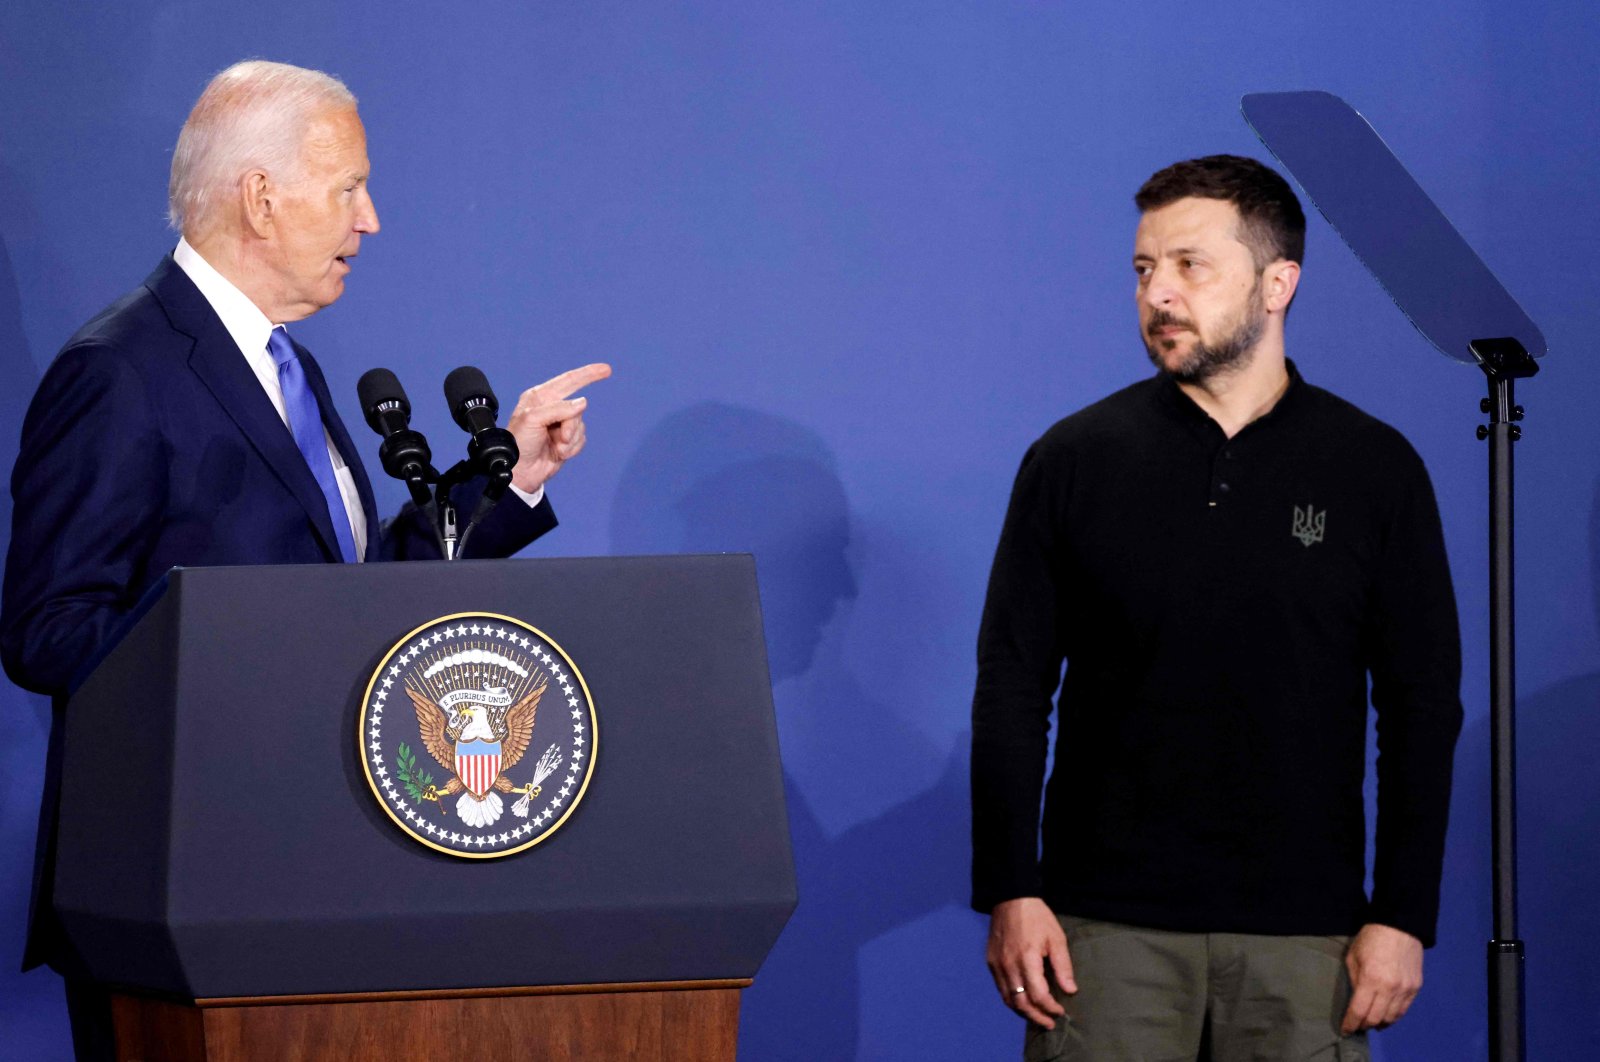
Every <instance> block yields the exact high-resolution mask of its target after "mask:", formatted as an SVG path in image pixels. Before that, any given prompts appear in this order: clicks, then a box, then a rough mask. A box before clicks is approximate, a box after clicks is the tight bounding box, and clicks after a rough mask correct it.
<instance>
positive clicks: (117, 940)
mask: <svg viewBox="0 0 1600 1062" xmlns="http://www.w3.org/2000/svg"><path fill="white" fill-rule="evenodd" d="M463 613H483V614H490V615H495V616H506V617H512V618H515V619H517V620H520V621H521V622H523V623H525V624H527V625H528V626H530V627H533V628H536V629H537V630H538V631H540V632H543V633H544V634H546V635H547V636H548V638H549V639H550V640H551V642H552V643H558V644H559V646H560V647H561V649H562V650H563V651H564V652H565V653H566V654H567V656H568V657H569V658H570V660H571V662H572V664H573V666H574V667H575V668H576V669H578V670H579V671H581V674H582V677H583V680H584V682H585V683H586V687H587V690H588V692H589V694H590V696H591V698H592V703H593V705H594V709H595V727H596V735H595V743H594V745H593V748H594V756H593V773H592V775H591V776H590V778H589V782H588V786H587V789H586V790H585V791H584V794H583V799H582V801H581V803H580V804H579V805H578V806H577V807H576V808H575V809H573V810H572V812H571V815H570V818H569V819H568V820H567V821H566V822H565V823H564V824H563V825H562V827H561V828H560V829H559V830H557V831H556V832H554V833H553V834H551V835H550V836H549V837H548V838H547V839H545V840H544V841H542V842H541V843H539V844H537V845H535V846H534V847H532V848H528V849H527V850H525V851H519V852H516V853H515V854H511V855H507V856H505V857H504V858H498V859H488V860H484V859H465V858H459V857H456V856H452V855H449V854H447V853H443V852H440V851H436V850H433V849H430V848H429V847H427V846H424V845H423V844H419V843H418V842H417V841H415V840H413V839H412V838H411V837H409V836H407V835H406V834H405V833H404V832H402V830H401V829H400V828H399V827H398V826H397V825H396V824H395V823H394V822H392V821H390V819H389V817H388V814H387V813H386V812H385V811H384V809H383V807H382V806H381V805H380V803H379V799H378V796H377V795H376V792H375V790H374V787H373V786H372V785H371V784H369V781H368V777H367V775H366V774H364V773H363V767H362V758H361V757H362V754H361V752H360V751H359V749H358V737H357V735H358V728H359V726H358V724H359V718H360V715H361V711H362V706H363V698H364V696H365V694H366V691H367V684H368V681H369V679H371V677H372V675H373V673H374V670H375V669H376V668H377V667H378V665H379V663H380V662H381V661H383V660H384V658H385V655H386V654H387V653H388V652H389V651H390V649H391V647H393V646H395V645H396V644H397V643H398V642H399V641H400V640H401V639H403V638H405V637H406V636H407V634H408V633H409V632H412V631H414V630H415V629H417V628H419V627H422V626H424V625H426V624H428V623H429V622H430V621H433V620H436V619H439V618H441V617H444V616H452V615H456V614H463ZM535 733H538V730H537V726H535ZM60 821H61V827H60V831H59V834H58V847H57V860H56V886H55V894H54V900H55V908H56V911H57V914H58V916H59V918H60V922H61V925H62V929H63V933H64V937H65V941H66V947H65V950H64V953H63V954H61V955H58V956H56V961H55V962H54V965H56V967H57V968H58V969H61V970H63V971H64V972H67V973H69V974H72V975H74V976H78V977H83V978H87V979H90V980H93V981H96V982H98V983H100V984H101V985H103V986H105V987H106V988H107V989H108V990H109V991H111V992H112V993H113V1012H114V1023H115V1035H116V1042H117V1054H118V1057H119V1058H121V1059H128V1060H146V1062H190V1060H202V1059H204V1060H218V1062H221V1060H226V1062H243V1060H258V1059H260V1060H265V1059H285V1060H288V1059H296V1060H299V1059H321V1058H327V1059H336V1060H339V1062H358V1060H364V1059H374V1060H376V1059H383V1060H391V1059H419V1060H421V1059H441V1060H442V1059H453V1058H464V1059H465V1058H471V1059H474V1060H484V1062H490V1060H495V1059H508V1060H509V1059H519V1060H520V1059H550V1060H565V1059H606V1060H612V1059H628V1060H635V1062H650V1060H656V1059H660V1060H663V1062H664V1060H669V1059H670V1060H694V1062H698V1060H706V1062H711V1060H719V1062H721V1060H731V1059H733V1058H734V1053H735V1049H736V1045H737V1040H738V1012H739V993H740V991H741V990H742V989H743V988H744V987H745V986H747V985H748V984H750V980H751V978H752V977H754V976H755V974H756V971H757V969H758V968H759V966H760V964H761V962H762V960H763V959H764V958H765V956H766V954H767V952H768V951H769V950H770V949H771V946H772V944H773V942H774V941H775V940H776V939H777V935H778V933H779V932H780V931H781V930H782V928H783V925H784V923H785V922H786V921H787V919H788V917H789V915H790V913H791V912H792V911H793V909H794V905H795V902H796V895H795V885H794V867H793V861H792V858H791V855H790V849H789V837H788V826H787V818H786V813H785V808H784V802H783V783H782V772H781V769H780V766H779V763H778V750H777V737H776V727H775V724H774V719H773V713H772V701H771V690H770V682H769V678H768V674H767V667H766V657H765V649H764V644H763V640H762V631H761V621H760V613H759V606H758V604H757V599H756V586H755V569H754V564H753V562H752V560H751V559H750V558H749V557H747V556H717V557H658V558H648V557H641V558H616V559H589V560H545V561H481V562H473V561H464V562H455V563H449V564H447V563H444V562H424V563H410V564H374V565H343V566H334V565H327V566H321V565H317V566H303V567H301V566H282V567H261V568H218V569H190V570H175V571H174V572H172V573H170V574H169V576H168V579H167V586H166V588H165V590H164V591H163V592H162V593H161V594H160V596H159V597H158V598H156V599H155V600H154V602H153V603H152V604H151V605H150V606H149V608H148V609H147V610H146V611H145V613H144V614H143V616H142V617H141V618H140V619H139V620H138V622H137V623H136V624H135V625H133V626H132V627H131V629H129V631H128V632H127V633H126V635H125V636H124V637H123V638H122V639H121V640H120V641H119V642H118V643H117V644H116V645H115V646H114V647H113V648H112V649H111V650H110V651H109V652H108V653H107V654H106V655H105V657H104V658H103V659H102V660H101V661H100V662H99V664H98V665H97V666H95V667H94V669H93V671H92V673H91V674H90V675H89V677H88V678H87V679H86V680H85V681H84V682H83V683H82V684H81V686H80V687H79V688H78V689H77V690H76V691H75V692H74V693H73V695H72V697H71V700H70V702H69V704H68V706H67V731H66V754H65V759H64V767H63V774H62V800H61V820H60Z"/></svg>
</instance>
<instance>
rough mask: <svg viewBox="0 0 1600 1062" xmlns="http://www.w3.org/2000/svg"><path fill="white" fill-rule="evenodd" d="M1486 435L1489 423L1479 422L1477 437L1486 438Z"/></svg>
mask: <svg viewBox="0 0 1600 1062" xmlns="http://www.w3.org/2000/svg"><path fill="white" fill-rule="evenodd" d="M1488 437H1489V425H1487V424H1479V425H1478V438H1480V439H1487V438H1488Z"/></svg>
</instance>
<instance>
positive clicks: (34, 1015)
mask: <svg viewBox="0 0 1600 1062" xmlns="http://www.w3.org/2000/svg"><path fill="white" fill-rule="evenodd" d="M15 191H17V189H16V188H15V182H14V181H12V180H11V179H10V175H9V174H5V173H3V172H0V194H5V195H9V194H10V193H12V192H15ZM8 242H9V241H8V236H7V234H6V233H3V232H0V438H3V439H4V440H5V442H4V446H3V447H0V464H3V466H4V468H5V469H6V471H7V474H8V478H9V470H10V468H11V466H12V464H13V463H14V462H15V461H16V456H17V442H18V438H19V436H20V435H21V432H22V416H23V413H24V411H25V410H26V409H27V405H28V401H29V400H30V399H31V398H32V397H33V391H34V388H35V387H37V386H38V384H39V371H38V369H37V368H36V367H35V365H34V361H33V355H32V352H31V351H30V350H29V349H28V340H27V336H26V335H25V334H24V332H23V328H22V299H21V296H20V294H19V293H18V287H17V277H16V272H15V270H14V269H13V267H12V263H11V250H10V247H9V245H8ZM10 543H11V492H10V491H9V490H4V491H0V554H3V553H4V551H5V549H6V547H8V546H9V545H10ZM0 717H3V718H4V719H5V733H6V738H5V741H3V742H0V851H3V852H4V853H6V856H5V858H4V859H3V860H0V1028H3V1029H6V1030H7V1048H6V1049H8V1050H10V1049H15V1050H17V1051H18V1052H19V1053H18V1055H17V1057H18V1058H50V1057H53V1056H55V1055H57V1054H59V1053H60V1052H61V1051H63V1050H65V1045H66V1044H67V1043H68V1042H69V1038H68V1034H67V1025H66V1005H65V1001H64V999H63V997H62V994H61V979H60V978H59V977H57V976H56V975H55V974H54V973H53V972H51V971H50V970H45V969H37V970H33V971H31V972H30V973H26V974H24V973H18V972H17V967H18V966H19V965H21V960H22V942H23V938H24V934H25V933H26V931H27V921H28V898H29V894H30V893H31V891H32V887H33V842H34V835H35V833H36V831H37V829H38V825H39V793H40V790H41V788H42V787H43V784H44V751H45V740H46V738H47V736H48V734H49V732H50V702H49V700H48V699H47V698H44V697H40V696H37V695H36V694H32V693H26V692H24V691H23V690H20V689H18V688H17V687H15V686H13V685H11V683H9V682H6V681H4V680H0Z"/></svg>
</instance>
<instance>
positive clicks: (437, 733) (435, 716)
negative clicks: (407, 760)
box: [406, 676, 548, 827]
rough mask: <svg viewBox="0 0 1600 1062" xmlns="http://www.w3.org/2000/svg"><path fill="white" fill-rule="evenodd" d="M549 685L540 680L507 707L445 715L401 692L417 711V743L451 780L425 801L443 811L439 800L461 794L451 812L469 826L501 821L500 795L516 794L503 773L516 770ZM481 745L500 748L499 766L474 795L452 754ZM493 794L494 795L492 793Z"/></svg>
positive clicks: (417, 695) (424, 699)
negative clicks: (436, 803)
mask: <svg viewBox="0 0 1600 1062" xmlns="http://www.w3.org/2000/svg"><path fill="white" fill-rule="evenodd" d="M547 686H548V681H547V680H546V679H545V678H544V677H543V676H541V677H540V678H539V682H538V684H537V685H536V686H534V687H533V689H531V690H529V691H528V693H527V694H526V695H525V696H524V697H523V698H522V699H521V700H519V701H517V702H516V703H515V704H513V705H511V706H510V707H509V708H490V707H485V706H484V705H481V704H466V703H464V704H460V705H457V706H456V707H454V708H452V709H450V710H449V711H448V712H446V710H445V709H444V708H441V707H439V705H438V704H436V703H435V702H434V701H433V699H432V698H430V697H428V696H427V694H425V693H422V692H420V691H418V690H415V689H412V688H411V687H410V686H407V687H406V695H407V696H408V697H410V698H411V704H412V706H413V707H414V708H415V709H416V712H417V728H418V730H419V731H420V732H421V734H422V744H423V745H424V746H426V748H427V750H428V752H429V753H430V754H431V755H432V756H433V758H434V759H435V760H438V761H439V766H441V767H443V768H444V769H445V770H446V771H448V772H450V781H449V782H447V783H445V785H444V787H443V788H441V789H439V790H438V792H437V794H434V795H430V797H429V799H433V800H437V801H439V803H440V806H441V807H442V806H443V798H444V797H447V796H454V795H455V794H457V793H460V794H461V798H460V799H459V800H457V801H456V813H457V814H458V815H460V816H461V821H462V822H464V823H466V824H467V825H468V826H475V827H483V826H489V825H492V824H493V823H494V822H495V821H496V820H497V819H499V818H500V813H501V811H502V810H503V809H504V805H503V804H502V803H501V800H500V793H510V792H514V791H515V790H516V787H515V786H514V785H512V784H511V779H509V778H507V777H506V775H505V772H506V771H509V770H510V769H511V768H513V767H515V766H516V765H517V761H519V760H521V759H522V755H523V753H524V752H526V751H527V750H528V740H529V739H530V738H531V737H532V736H533V720H534V716H536V715H537V714H538V712H539V699H540V698H541V697H543V696H544V691H545V689H546V687H547ZM479 741H482V742H486V743H498V744H499V750H500V751H499V762H498V764H497V769H496V770H495V771H494V781H493V782H492V783H491V784H489V785H485V786H483V787H481V789H480V791H479V792H476V793H475V792H473V787H469V786H468V785H466V784H465V783H463V782H462V780H461V774H460V772H459V771H458V770H457V765H456V754H457V750H458V749H460V748H461V746H462V745H463V744H465V743H471V742H479ZM496 790H498V791H499V792H496Z"/></svg>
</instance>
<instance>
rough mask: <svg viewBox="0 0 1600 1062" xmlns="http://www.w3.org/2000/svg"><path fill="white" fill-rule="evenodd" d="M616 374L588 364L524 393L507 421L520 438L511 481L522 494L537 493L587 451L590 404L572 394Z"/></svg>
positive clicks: (509, 427)
mask: <svg viewBox="0 0 1600 1062" xmlns="http://www.w3.org/2000/svg"><path fill="white" fill-rule="evenodd" d="M610 375H611V366H609V365H606V364H603V363H596V364H593V365H585V366H584V367H583V368H581V369H569V370H567V371H566V372H564V373H562V374H561V375H560V376H557V377H554V378H553V379H549V380H546V381H545V382H544V383H542V384H540V385H539V386H538V387H530V388H528V389H527V390H526V391H524V392H522V395H521V397H520V398H518V399H517V408H516V409H514V410H512V411H511V419H510V420H508V421H507V422H506V428H507V429H509V430H510V432H511V434H512V435H515V436H516V437H517V450H518V452H519V454H520V456H519V457H518V458H517V467H516V468H514V469H512V470H511V482H512V483H514V484H516V486H517V489H518V490H524V491H527V492H528V493H529V494H532V493H533V492H534V491H536V490H538V489H539V488H540V487H542V486H544V484H545V481H546V480H548V479H549V478H550V477H551V476H553V475H555V474H556V473H557V472H559V471H561V466H562V464H564V463H565V462H566V461H567V460H569V459H570V458H572V457H575V456H577V454H578V451H580V450H582V449H583V443H584V428H583V411H584V408H585V407H586V406H587V405H588V404H589V400H588V399H587V398H574V397H572V396H573V395H574V394H576V393H577V392H578V391H581V390H583V389H584V388H585V387H587V386H589V385H590V384H592V383H594V382H596V381H597V380H604V379H605V378H606V377H608V376H610Z"/></svg>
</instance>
